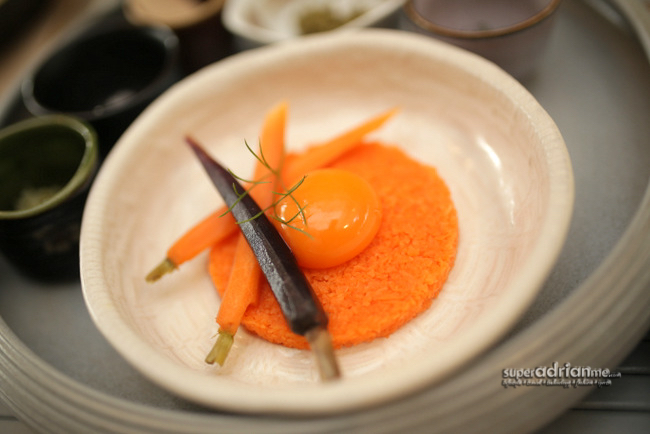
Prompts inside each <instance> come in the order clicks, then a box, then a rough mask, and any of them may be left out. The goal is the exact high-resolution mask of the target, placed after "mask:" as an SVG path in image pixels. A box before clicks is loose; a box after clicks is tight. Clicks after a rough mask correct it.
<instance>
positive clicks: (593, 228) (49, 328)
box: [0, 0, 650, 433]
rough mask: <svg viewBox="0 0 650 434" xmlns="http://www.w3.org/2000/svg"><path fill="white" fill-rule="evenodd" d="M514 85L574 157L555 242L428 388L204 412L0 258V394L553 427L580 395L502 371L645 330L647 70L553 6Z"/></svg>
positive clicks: (350, 421)
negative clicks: (519, 83)
mask: <svg viewBox="0 0 650 434" xmlns="http://www.w3.org/2000/svg"><path fill="white" fill-rule="evenodd" d="M613 17H614V18H616V17H617V16H616V15H613ZM524 85H525V86H526V87H527V88H528V89H529V90H530V91H531V92H532V93H533V95H534V96H535V97H536V98H537V99H538V100H539V102H540V103H541V104H542V106H543V107H544V108H545V109H546V110H547V111H548V112H549V113H550V115H551V116H552V117H553V119H554V120H555V121H556V123H557V124H558V126H559V128H560V131H561V132H562V134H563V136H564V138H565V141H566V143H567V147H568V149H569V152H570V154H571V158H572V161H573V164H574V170H575V181H576V206H575V214H574V218H573V221H572V224H571V228H570V231H569V237H568V240H567V243H566V245H565V248H564V249H563V251H562V254H561V256H560V258H559V261H558V263H557V265H556V266H555V268H554V270H553V272H552V274H551V276H550V277H549V279H548V281H547V282H546V284H545V286H544V288H543V290H542V292H541V293H540V294H539V296H538V298H537V299H536V300H535V303H534V304H533V306H532V307H531V308H530V310H529V311H528V312H527V313H526V315H525V316H524V317H523V318H522V320H521V321H520V323H519V324H518V325H517V327H516V328H515V329H513V330H512V332H511V333H510V334H509V335H508V336H507V337H506V338H504V339H503V340H502V341H501V342H500V343H499V344H498V345H495V346H494V347H493V348H492V349H490V350H489V351H488V352H486V353H485V354H483V355H481V357H479V358H477V359H476V360H473V361H472V362H471V363H469V364H468V365H466V366H464V367H462V369H459V370H458V371H457V372H456V374H455V375H453V376H450V377H449V378H448V379H446V380H445V381H443V382H442V383H438V384H435V385H432V386H431V387H429V388H426V389H425V390H423V391H421V392H419V393H416V394H413V395H410V396H407V397H405V398H403V399H401V400H399V401H396V402H390V403H387V404H385V405H381V406H378V407H374V408H370V409H365V410H360V411H354V412H350V413H343V414H336V415H332V416H329V417H324V416H319V417H304V416H303V417H295V418H293V417H289V416H273V415H253V416H251V415H240V414H232V413H222V412H218V411H213V410H207V409H204V408H201V407H198V406H196V405H193V404H191V403H189V402H187V401H184V400H182V399H180V398H177V397H175V396H173V395H171V394H169V393H168V392H166V391H164V390H161V389H160V388H158V387H157V386H155V385H153V384H152V383H150V382H149V381H148V380H146V379H144V378H143V377H142V376H141V375H140V374H138V373H137V372H135V370H134V369H132V368H131V367H130V366H129V365H128V364H127V363H126V362H125V361H124V360H123V359H122V358H121V357H120V356H119V355H118V354H117V353H116V352H114V351H113V349H112V348H111V347H110V346H109V345H108V344H107V343H106V341H105V340H104V338H103V337H102V336H101V335H100V334H99V332H98V331H97V330H96V328H95V327H94V325H93V323H92V321H91V319H90V317H89V315H88V313H87V311H86V308H85V305H84V302H83V299H82V295H81V289H80V285H79V284H78V283H74V284H68V285H54V286H43V285H39V284H37V283H34V282H31V281H29V280H26V279H24V278H23V277H21V276H19V275H17V274H16V273H15V272H14V271H13V269H11V268H10V266H9V265H8V264H7V263H6V262H4V261H3V260H2V259H0V317H1V318H0V398H1V399H2V400H3V401H4V402H5V404H6V406H7V407H8V408H9V409H11V411H12V413H13V414H15V415H16V416H17V417H18V418H20V419H21V420H22V421H23V422H24V423H25V424H26V425H28V426H29V427H31V428H33V429H35V430H37V431H42V432H62V433H63V432H65V433H70V432H147V433H156V432H160V433H165V432H185V433H207V432H226V433H227V432H267V433H273V432H278V433H280V432H282V433H292V432H295V433H303V432H354V431H363V432H366V431H368V432H373V433H379V432H398V431H400V432H427V433H433V432H443V431H454V432H464V433H466V432H476V431H481V432H522V431H532V430H536V429H539V428H540V427H542V426H544V425H545V424H547V423H549V422H551V421H552V420H554V419H555V418H557V417H558V416H559V415H560V414H562V413H563V412H564V411H565V410H566V409H568V408H570V407H571V406H573V405H575V404H576V403H577V402H579V401H580V400H582V399H583V398H584V397H585V396H586V395H587V394H588V393H590V392H592V391H593V388H591V387H577V388H569V389H564V388H557V387H544V388H540V387H518V388H516V389H513V388H509V389H504V387H503V386H502V385H501V380H502V378H501V376H502V374H501V373H502V371H503V369H505V368H534V367H537V366H548V365H550V364H552V363H553V362H558V363H560V364H564V363H566V362H569V363H571V364H572V365H574V366H591V367H594V368H610V369H612V370H614V369H615V368H616V366H618V364H619V363H620V362H621V361H622V360H623V359H624V358H625V356H626V355H627V354H628V353H629V352H630V351H631V350H632V349H633V348H634V346H635V345H636V344H637V343H638V342H639V341H640V339H641V338H642V337H643V336H644V335H645V334H646V332H647V330H648V328H649V327H650V190H649V188H648V187H649V180H650V122H648V120H649V119H650V66H649V64H648V61H647V59H646V57H645V55H644V52H643V49H642V47H641V45H640V44H639V42H638V40H637V39H636V37H635V36H634V35H633V34H632V33H631V32H630V31H629V29H628V27H626V26H625V25H624V24H622V25H620V26H619V25H618V24H617V21H616V20H614V21H611V20H609V19H607V18H605V16H604V15H602V14H601V13H598V12H596V11H595V10H594V9H592V8H591V7H588V6H587V5H586V4H585V3H583V2H579V1H577V0H573V1H571V0H567V1H565V2H564V3H563V4H562V6H561V7H560V10H559V14H558V16H557V27H556V29H555V32H554V34H553V36H552V40H551V42H550V46H549V50H548V52H547V55H546V56H545V58H544V62H543V64H542V65H541V67H540V69H539V70H538V74H537V75H536V76H535V77H534V78H532V79H531V80H529V81H527V82H526V83H524ZM615 381H616V379H614V383H615ZM612 387H615V384H613V385H612Z"/></svg>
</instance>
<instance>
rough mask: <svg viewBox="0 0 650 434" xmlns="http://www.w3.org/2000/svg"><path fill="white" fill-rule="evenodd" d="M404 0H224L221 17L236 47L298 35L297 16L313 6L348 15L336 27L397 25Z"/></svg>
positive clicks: (336, 13) (282, 39)
mask: <svg viewBox="0 0 650 434" xmlns="http://www.w3.org/2000/svg"><path fill="white" fill-rule="evenodd" d="M403 3H404V0H356V1H353V2H351V1H350V0H227V1H226V3H225V4H224V8H223V15H222V20H223V24H224V27H226V29H228V30H229V31H230V32H231V33H232V34H233V35H234V42H235V46H236V48H237V49H239V50H245V49H249V48H255V47H259V46H262V45H266V44H272V43H275V42H280V41H286V40H288V39H293V38H296V37H299V36H301V35H302V32H301V29H300V25H299V20H300V17H301V16H302V15H303V14H304V13H306V12H310V11H313V10H315V9H316V10H331V11H332V13H333V14H334V15H335V16H339V17H352V16H353V15H352V14H353V13H354V12H355V11H357V10H362V11H364V12H363V13H362V14H361V15H359V16H356V17H355V18H353V19H351V20H350V21H348V22H346V23H345V24H343V25H342V26H340V27H338V28H336V29H335V30H336V31H341V30H343V31H345V30H351V29H358V28H363V27H397V24H398V11H399V10H400V8H401V6H402V4H403Z"/></svg>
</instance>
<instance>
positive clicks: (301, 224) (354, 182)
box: [276, 169, 381, 268]
mask: <svg viewBox="0 0 650 434" xmlns="http://www.w3.org/2000/svg"><path fill="white" fill-rule="evenodd" d="M301 208H302V213H301V212H300V209H301ZM276 214H277V216H278V217H279V219H280V220H282V221H283V222H287V223H286V224H285V223H282V224H279V230H280V233H281V234H282V237H283V238H284V240H285V241H286V242H287V244H288V245H289V247H291V250H292V251H293V254H294V255H295V257H296V259H297V260H298V263H299V264H300V265H301V266H302V267H306V268H328V267H333V266H336V265H339V264H342V263H343V262H346V261H348V260H350V259H352V258H354V257H355V256H356V255H358V254H359V253H361V252H362V251H363V249H365V248H366V247H367V246H368V244H370V242H371V241H372V240H373V238H374V237H375V235H376V234H377V231H378V230H379V226H380V224H381V206H380V203H379V199H378V198H377V195H376V194H375V192H374V190H373V189H372V187H371V186H370V184H368V182H367V181H366V180H364V179H363V178H361V177H360V176H358V175H356V174H354V173H352V172H349V171H347V170H342V169H320V170H315V171H313V172H309V173H308V174H307V175H306V176H305V178H304V180H303V181H302V183H301V184H300V185H299V186H298V187H297V188H296V189H295V190H294V191H293V192H292V193H291V197H289V196H287V197H285V199H283V200H282V201H281V202H280V203H279V204H278V205H277V206H276Z"/></svg>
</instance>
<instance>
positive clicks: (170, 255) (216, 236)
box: [146, 206, 237, 282]
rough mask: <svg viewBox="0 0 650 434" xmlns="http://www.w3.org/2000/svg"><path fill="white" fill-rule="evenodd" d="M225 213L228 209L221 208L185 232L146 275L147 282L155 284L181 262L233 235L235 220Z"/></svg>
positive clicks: (235, 227) (235, 226)
mask: <svg viewBox="0 0 650 434" xmlns="http://www.w3.org/2000/svg"><path fill="white" fill-rule="evenodd" d="M227 211H228V207H226V206H223V207H221V208H219V209H218V210H217V211H215V212H213V213H212V214H210V215H209V216H207V217H206V218H204V219H203V220H201V221H200V222H199V223H198V224H197V225H195V226H193V227H192V228H191V229H190V230H189V231H187V232H185V234H183V236H182V237H180V238H179V239H178V240H176V242H175V243H174V244H172V246H171V247H170V248H169V249H168V250H167V256H166V257H165V259H164V260H163V261H162V262H161V263H160V264H158V265H157V266H156V267H155V268H154V269H153V270H151V272H149V274H147V277H146V280H147V282H155V281H156V280H158V279H160V278H161V277H162V276H163V275H165V274H167V273H171V272H172V271H174V270H175V269H177V268H178V266H179V265H181V264H182V263H183V262H186V261H188V260H190V259H192V258H194V257H195V256H196V255H198V254H199V253H201V252H202V251H203V250H205V249H206V248H207V247H209V246H211V245H213V244H215V243H217V242H219V241H220V240H222V239H224V238H226V237H228V235H230V234H233V233H234V232H235V230H236V229H237V225H236V224H235V219H233V217H232V215H231V214H230V213H227ZM226 213H227V214H226ZM224 214H225V215H224Z"/></svg>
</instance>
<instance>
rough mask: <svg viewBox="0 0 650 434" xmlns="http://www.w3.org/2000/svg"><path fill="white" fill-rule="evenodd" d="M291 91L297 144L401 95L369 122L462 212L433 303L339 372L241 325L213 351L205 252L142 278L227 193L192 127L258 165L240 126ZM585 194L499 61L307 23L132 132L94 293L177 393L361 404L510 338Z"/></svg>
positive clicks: (547, 122) (102, 179)
mask: <svg viewBox="0 0 650 434" xmlns="http://www.w3.org/2000/svg"><path fill="white" fill-rule="evenodd" d="M282 99H286V100H288V101H289V102H290V106H291V109H290V119H289V123H288V137H287V140H288V147H289V148H290V149H298V148H300V147H302V146H305V144H306V142H308V141H314V140H320V139H326V138H329V137H332V135H334V134H335V133H337V132H340V131H342V130H344V129H346V128H348V127H350V126H352V125H355V124H357V123H359V122H360V121H362V120H365V119H367V118H369V117H370V116H372V115H374V114H377V113H380V112H382V111H384V110H386V109H388V108H391V107H393V106H399V107H401V111H400V112H399V114H398V115H397V116H396V117H394V118H392V119H391V120H390V121H389V123H387V124H386V125H385V126H384V127H383V128H382V129H381V130H379V131H377V132H376V133H374V136H375V137H376V138H377V139H379V140H382V141H384V142H387V143H394V144H398V145H399V146H401V147H403V149H404V150H405V151H406V152H407V153H408V154H410V155H412V156H413V157H415V158H417V159H419V160H421V161H423V162H426V163H429V164H431V165H434V166H436V167H437V168H438V170H439V173H440V174H441V175H442V177H443V178H444V179H445V180H446V182H447V184H448V185H449V187H450V189H451V192H452V195H453V200H454V202H455V204H456V207H457V211H458V216H459V225H460V242H459V250H458V256H457V261H456V264H455V266H454V269H453V270H452V273H451V275H450V277H449V280H448V282H447V283H446V284H445V286H444V288H443V290H442V292H441V294H440V296H439V297H438V298H437V299H436V300H435V301H434V303H433V305H432V307H431V308H430V309H428V310H427V311H425V312H424V313H423V314H422V315H420V316H419V317H417V318H416V319H415V320H413V321H412V322H410V323H408V324H407V325H406V326H404V327H403V328H402V329H400V330H399V331H398V332H396V333H395V334H393V335H392V336H390V337H389V338H387V339H379V340H376V341H374V342H372V343H369V344H364V345H359V346H356V347H353V348H348V349H343V350H341V351H338V357H339V358H340V362H341V365H342V369H343V373H344V377H345V378H344V379H343V380H342V381H340V382H335V383H332V384H322V383H320V382H318V381H315V380H314V378H316V374H315V372H316V371H315V367H314V366H313V363H312V360H311V355H310V354H309V352H307V351H299V350H293V349H287V348H284V347H281V346H276V345H271V344H269V343H267V342H265V341H262V340H261V339H258V338H256V337H253V336H251V335H248V334H247V333H246V332H245V331H240V332H239V333H238V335H237V336H238V337H237V340H236V344H235V347H234V348H233V350H232V352H231V354H230V356H229V359H228V361H227V363H226V365H224V367H222V368H219V367H218V366H209V365H206V364H205V363H204V362H203V359H204V356H205V354H206V353H207V351H208V350H209V349H210V347H211V345H212V343H213V342H214V336H215V333H216V330H217V325H216V323H215V321H214V317H215V314H216V312H217V309H218V305H219V299H218V297H217V296H216V294H215V291H214V289H213V287H212V284H211V282H210V279H209V277H208V275H207V273H206V256H205V254H203V255H201V256H199V257H197V258H196V259H194V260H193V261H192V262H190V263H187V264H185V265H184V266H182V268H181V269H180V270H179V271H177V272H175V273H174V274H171V275H168V276H166V277H164V278H163V279H162V280H161V281H159V282H157V283H156V284H153V285H152V284H147V283H146V282H145V280H144V276H145V275H146V273H147V272H148V271H149V270H150V268H151V267H153V266H154V265H155V264H156V263H158V262H159V261H160V260H161V259H162V257H163V256H164V254H165V252H166V249H167V248H168V246H169V245H170V244H171V243H172V241H173V240H174V239H175V238H176V237H177V236H179V235H180V234H181V233H182V232H183V231H184V230H186V229H187V228H188V227H190V226H191V225H193V224H194V223H195V222H197V221H198V220H199V219H200V218H202V217H203V216H205V215H207V214H208V213H209V212H210V211H212V210H213V209H215V207H216V206H218V205H219V204H220V199H219V197H218V194H217V193H216V191H215V189H214V188H213V187H212V186H211V184H210V182H209V181H208V180H207V177H206V175H205V173H204V172H203V170H202V168H201V167H200V165H199V164H198V162H197V161H196V159H195V156H194V155H193V154H192V153H191V151H190V150H189V149H188V147H187V146H186V145H185V144H184V143H183V136H184V135H185V134H186V133H192V134H193V135H194V136H195V137H196V138H197V139H198V140H199V141H200V142H201V143H203V144H204V146H205V147H206V148H207V149H208V151H209V152H210V153H212V154H213V155H215V156H217V157H218V158H219V159H220V160H221V161H222V162H223V163H224V164H225V165H227V166H228V167H230V168H232V169H234V171H235V172H236V173H247V171H250V170H251V169H252V165H253V161H252V159H251V158H247V157H243V158H242V155H245V153H244V154H243V153H242V143H243V140H244V139H246V140H248V141H249V143H251V142H253V141H254V140H257V133H258V129H259V126H260V124H261V120H262V118H263V115H264V113H265V112H266V110H267V109H268V108H269V107H271V106H272V105H273V104H275V103H276V102H278V101H280V100H282ZM573 191H574V190H573V176H572V169H571V164H570V159H569V156H568V153H567V150H566V148H565V145H564V142H563V140H562V137H561V135H560V133H559V131H558V129H557V128H556V126H555V124H554V123H553V121H552V120H551V118H550V117H549V116H548V115H547V113H546V112H545V111H544V110H543V108H542V107H540V105H539V104H538V103H537V102H536V101H535V99H534V98H533V97H532V96H531V95H530V94H529V93H528V92H527V91H526V90H525V89H524V88H523V87H522V86H521V85H519V84H518V83H517V82H516V81H515V80H514V79H513V78H512V77H510V76H509V75H507V74H506V73H505V72H503V71H502V70H501V69H499V68H498V67H496V66H494V65H493V64H492V63H490V62H487V61H485V60H483V59H482V58H480V57H478V56H476V55H473V54H471V53H468V52H466V51H463V50H460V49H458V48H455V47H452V46H450V45H446V44H443V43H440V42H437V41H434V40H432V39H430V38H427V37H423V36H418V35H415V34H410V33H404V32H399V31H392V30H364V31H360V32H355V33H354V34H345V35H344V34H338V33H336V34H335V33H330V34H323V35H319V36H312V37H306V38H302V39H300V40H296V41H295V42H291V43H286V44H280V45H273V46H268V47H265V48H261V49H258V50H253V51H249V52H245V53H242V54H239V55H236V56H233V57H231V58H229V59H227V60H225V61H222V62H220V63H218V64H215V65H214V66H210V67H208V68H206V69H204V70H201V71H200V72H198V73H197V74H195V75H193V76H190V77H189V78H187V79H186V80H184V81H182V82H180V83H179V84H178V85H176V86H175V87H173V88H172V89H170V90H169V91H168V92H167V93H165V94H164V95H163V96H162V97H161V98H159V99H158V100H157V101H156V102H154V104H153V105H152V106H150V107H149V108H148V109H147V110H146V111H145V112H144V113H143V114H142V115H141V116H140V117H139V118H138V119H137V120H136V122H135V123H134V124H133V125H132V126H131V127H130V128H129V129H128V131H127V132H126V133H125V134H124V136H123V137H122V138H121V139H120V141H119V142H118V144H117V146H116V147H115V148H114V150H113V151H112V153H111V154H110V155H109V158H108V159H107V160H106V162H105V163H104V165H103V167H102V169H101V171H100V173H99V175H98V178H97V180H96V182H95V184H94V186H93V188H92V191H91V194H90V197H89V199H88V203H87V208H86V211H85V215H84V221H83V227H82V236H81V274H82V285H83V292H84V296H85V299H86V302H87V305H88V308H89V310H90V313H91V315H92V318H93V320H94V321H95V323H96V324H97V327H98V328H99V330H100V331H101V332H102V333H103V334H104V335H105V336H106V338H107V339H108V341H109V342H110V343H111V344H112V345H113V346H114V347H115V348H116V349H117V351H118V352H119V353H121V354H122V355H123V356H124V357H125V359H126V360H128V361H129V362H130V363H131V364H132V365H133V366H135V367H136V368H137V369H138V370H139V371H140V372H141V373H142V374H144V375H145V376H146V377H148V378H150V379H151V380H152V381H153V382H155V383H157V384H159V385H160V386H162V387H164V388H166V389H168V390H170V391H172V392H173V393H175V394H178V395H180V396H182V397H185V398H187V399H189V400H191V401H194V402H198V403H201V404H204V405H207V406H211V407H215V408H219V409H225V410H235V411H242V412H280V413H281V412H286V413H332V412H337V411H345V410H350V409H353V408H358V407H361V406H368V405H373V404H377V403H380V402H385V401H386V400H390V399H397V398H398V397H399V396H402V395H404V394H407V393H412V392H414V391H416V390H419V389H421V388H423V387H430V386H431V385H432V384H434V383H435V382H438V381H441V380H443V379H444V378H445V376H448V375H450V374H452V373H453V372H454V371H456V370H459V369H461V368H462V366H463V365H464V364H465V363H467V362H469V361H470V360H472V358H475V357H477V356H479V355H480V354H481V353H482V352H484V351H485V350H487V349H488V348H490V346H491V345H493V344H494V343H495V342H496V341H497V340H498V339H499V338H500V337H503V336H504V334H505V333H507V331H508V330H509V329H510V328H511V327H512V326H513V325H514V323H515V322H516V321H517V319H518V318H520V316H521V315H522V314H523V313H524V311H525V310H526V308H527V307H528V306H529V305H530V304H531V302H532V300H533V299H534V298H535V296H536V294H537V293H538V290H539V289H540V286H541V285H542V284H543V283H544V281H545V279H546V278H547V276H548V274H549V272H550V271H551V269H552V267H553V264H554V262H555V260H556V258H557V257H558V254H559V252H560V250H561V247H562V245H563V242H564V240H565V236H566V233H567V229H568V225H569V221H570V216H571V212H572V206H573ZM494 381H500V379H499V378H498V377H495V378H494Z"/></svg>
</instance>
